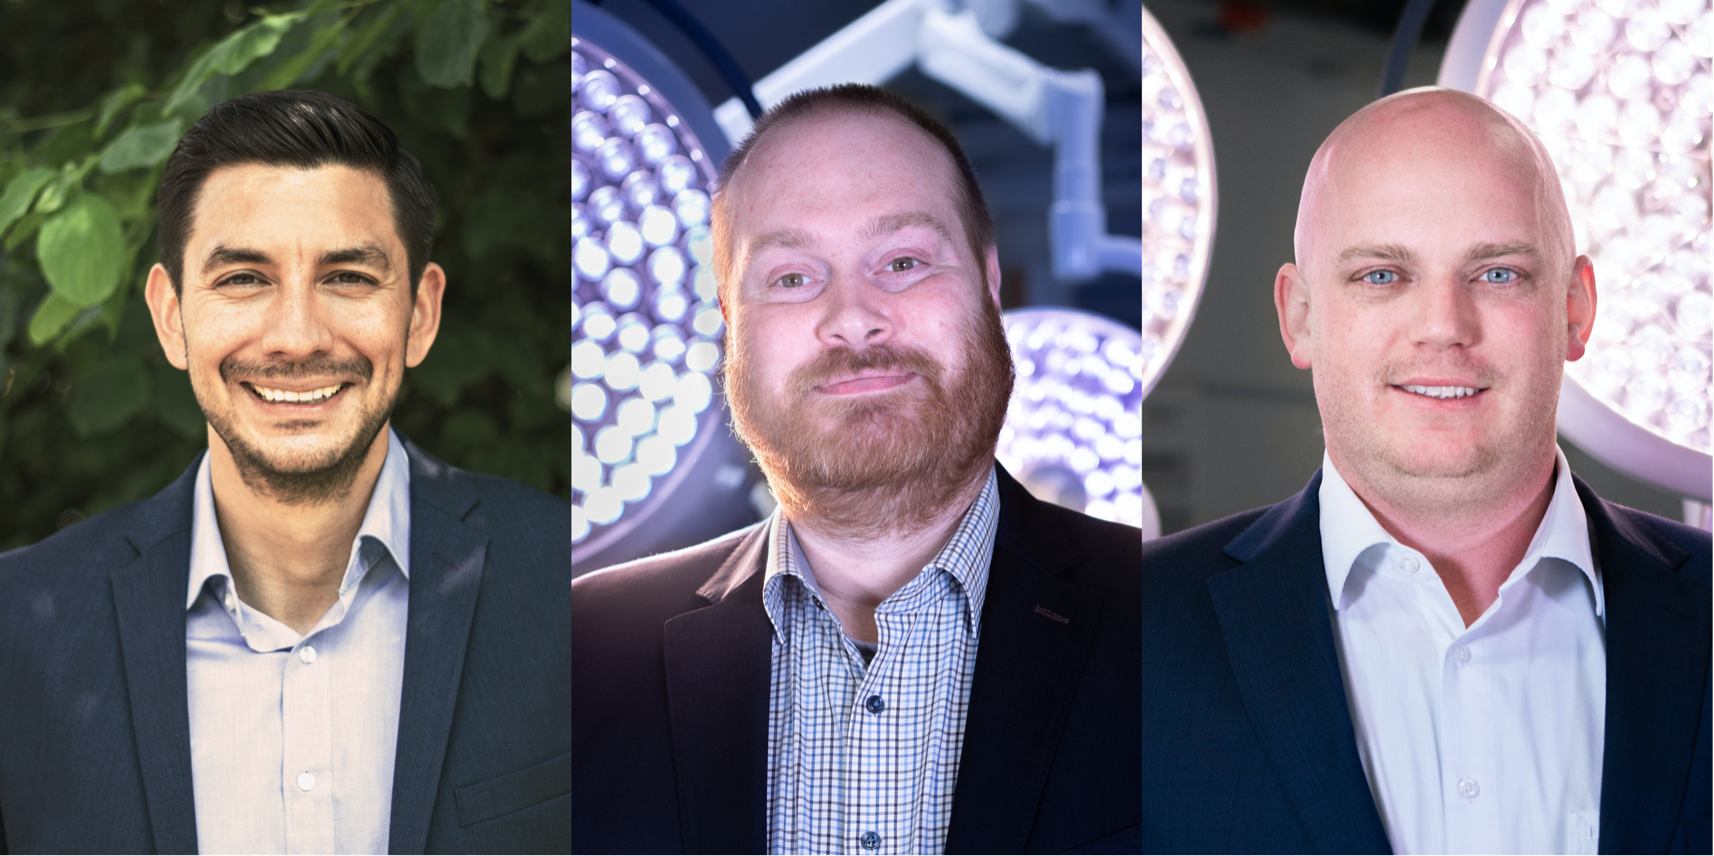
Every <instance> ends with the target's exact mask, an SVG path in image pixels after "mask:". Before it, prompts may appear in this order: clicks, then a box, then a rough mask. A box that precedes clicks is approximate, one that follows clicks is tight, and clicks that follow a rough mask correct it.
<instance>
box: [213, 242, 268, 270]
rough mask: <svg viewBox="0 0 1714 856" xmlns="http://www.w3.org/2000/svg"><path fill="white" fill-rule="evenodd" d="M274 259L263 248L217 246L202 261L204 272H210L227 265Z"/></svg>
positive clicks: (251, 263) (262, 263)
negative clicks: (205, 259)
mask: <svg viewBox="0 0 1714 856" xmlns="http://www.w3.org/2000/svg"><path fill="white" fill-rule="evenodd" d="M270 261H273V260H272V259H270V258H268V254H267V253H264V252H262V251H261V250H252V249H248V248H246V247H215V248H214V250H213V251H211V252H210V253H209V254H208V260H207V261H204V262H203V263H202V272H203V273H208V272H209V271H211V270H214V269H215V268H220V267H225V266H227V265H265V264H267V263H269V262H270Z"/></svg>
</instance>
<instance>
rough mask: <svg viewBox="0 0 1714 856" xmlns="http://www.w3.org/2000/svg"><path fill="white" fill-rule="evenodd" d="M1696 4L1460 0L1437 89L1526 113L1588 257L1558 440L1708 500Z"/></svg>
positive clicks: (1703, 120)
mask: <svg viewBox="0 0 1714 856" xmlns="http://www.w3.org/2000/svg"><path fill="white" fill-rule="evenodd" d="M1711 53H1714V23H1711V20H1710V15H1709V8H1708V3H1707V0H1471V2H1470V3H1469V5H1467V6H1466V7H1465V9H1464V12H1463V14H1462V16H1461V17H1460V18H1459V21H1458V27H1457V29H1456V31H1455V32H1454V34H1453V37H1452V42H1451V44H1450V45H1449V46H1448V48H1447V52H1446V59H1445V60H1444V62H1443V64H1442V65H1441V69H1440V80H1439V82H1440V83H1441V85H1443V86H1448V87H1451V88H1454V89H1461V90H1464V91H1467V92H1472V93H1475V94H1477V95H1480V96H1482V97H1484V98H1487V99H1489V100H1490V101H1493V102H1494V103H1495V104H1497V105H1498V106H1500V107H1501V108H1503V109H1505V110H1507V111H1509V112H1511V113H1512V114H1513V115H1514V116H1517V117H1518V118H1519V119H1522V120H1523V121H1524V123H1525V124H1527V125H1528V126H1529V127H1530V128H1531V129H1532V130H1533V131H1534V132H1535V134H1536V136H1537V137H1539V138H1540V139H1541V141H1542V144H1543V145H1544V146H1546V147H1547V150H1548V152H1549V153H1550V154H1551V155H1552V156H1553V161H1554V165H1555V166H1556V167H1557V169H1558V171H1559V178H1560V182H1561V184H1562V185H1563V187H1564V189H1565V200H1566V203H1567V204H1568V205H1569V206H1570V208H1571V217H1572V225H1573V229H1574V231H1575V233H1576V241H1577V251H1578V252H1579V253H1583V254H1586V255H1588V256H1589V257H1590V258H1591V259H1592V260H1593V262H1594V266H1595V279H1596V286H1597V294H1598V301H1597V311H1596V318H1595V326H1594V329H1593V331H1592V335H1591V338H1590V342H1589V350H1588V353H1587V354H1586V355H1585V356H1584V358H1583V359H1582V360H1580V361H1578V362H1574V363H1569V364H1567V365H1566V372H1565V384H1564V387H1563V389H1562V391H1561V394H1560V406H1559V430H1560V432H1561V433H1563V434H1564V435H1565V436H1566V437H1568V438H1569V439H1571V440H1572V441H1573V442H1575V443H1576V444H1577V445H1578V446H1579V447H1581V448H1583V449H1584V450H1585V451H1587V452H1588V453H1589V454H1590V455H1592V456H1594V457H1595V458H1597V459H1599V460H1600V461H1602V462H1603V463H1605V464H1607V465H1608V466H1611V467H1613V468H1614V469H1617V470H1620V471H1622V472H1625V473H1627V474H1629V475H1631V476H1634V477H1636V478H1639V479H1642V480H1644V481H1647V482H1650V483H1653V484H1655V485H1658V486H1660V487H1662V488H1666V489H1668V490H1672V491H1674V492H1677V493H1679V494H1681V495H1683V496H1686V497H1690V498H1692V499H1697V500H1700V501H1702V502H1708V501H1709V497H1710V493H1711V489H1710V488H1711V484H1710V483H1711V478H1714V476H1711V473H1710V460H1711V458H1710V452H1711V448H1710V440H1709V365H1710V362H1711V357H1714V354H1711V352H1710V335H1709V330H1710V326H1711V322H1714V308H1711V305H1710V290H1709V268H1710V261H1711V254H1714V247H1711V246H1710V244H1709V204H1710V195H1709V108H1710V101H1711V100H1714V93H1711V90H1710V78H1709V56H1710V54H1711Z"/></svg>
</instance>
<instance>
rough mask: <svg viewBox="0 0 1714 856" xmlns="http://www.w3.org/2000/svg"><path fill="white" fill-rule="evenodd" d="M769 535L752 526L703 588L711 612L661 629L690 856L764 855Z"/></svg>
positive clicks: (683, 830)
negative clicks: (765, 591) (764, 600)
mask: <svg viewBox="0 0 1714 856" xmlns="http://www.w3.org/2000/svg"><path fill="white" fill-rule="evenodd" d="M768 531H769V527H767V526H758V527H756V529H755V530H754V531H753V532H751V534H750V535H748V536H746V538H745V539H744V541H743V542H742V543H740V544H739V545H738V548H737V549H736V550H734V551H733V553H732V556H731V557H730V558H728V559H727V560H726V562H725V564H723V565H722V566H721V568H720V570H719V571H718V572H717V573H715V575H714V576H713V577H712V578H710V580H709V582H708V583H707V584H706V585H704V586H703V587H702V588H701V589H700V590H698V592H697V593H698V594H699V595H701V596H703V597H704V598H707V599H708V600H709V601H710V602H711V605H710V606H707V607H705V608H703V609H698V610H694V611H691V612H687V613H685V614H683V615H680V616H678V617H676V618H674V619H672V620H670V621H668V622H667V623H666V625H665V626H664V628H663V629H662V634H663V644H664V647H665V653H666V669H667V706H668V716H669V718H670V722H671V727H672V741H673V759H674V763H675V766H676V769H675V773H676V775H677V779H678V803H679V829H680V831H681V833H682V835H683V837H684V851H685V852H686V853H764V852H766V851H767V849H768V805H767V786H768V698H769V691H770V687H769V684H770V668H771V664H772V661H773V633H774V630H773V624H772V623H771V622H770V621H769V620H768V613H767V610H766V609H764V608H763V606H762V583H763V565H764V562H765V560H766V556H767V540H768V535H767V533H768Z"/></svg>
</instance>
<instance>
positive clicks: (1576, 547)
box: [1319, 445, 1607, 616]
mask: <svg viewBox="0 0 1714 856" xmlns="http://www.w3.org/2000/svg"><path fill="white" fill-rule="evenodd" d="M1554 462H1555V466H1554V484H1553V498H1552V499H1550V500H1549V501H1548V505H1547V513H1546V514H1544V515H1542V519H1541V524H1540V525H1539V526H1537V527H1536V530H1535V537H1533V538H1531V539H1530V545H1529V549H1527V550H1525V551H1524V558H1523V561H1521V562H1519V563H1518V567H1517V568H1515V569H1514V570H1513V571H1512V574H1511V576H1510V577H1508V578H1507V580H1506V582H1505V583H1504V584H1502V585H1501V586H1500V588H1501V590H1502V591H1503V590H1504V589H1505V588H1506V587H1508V586H1510V585H1511V584H1512V582H1513V581H1515V580H1517V579H1519V578H1521V577H1522V576H1523V575H1524V574H1527V573H1529V571H1530V570H1532V569H1533V568H1535V566H1536V564H1537V563H1538V562H1540V561H1541V560H1542V559H1560V560H1562V561H1565V562H1568V563H1570V564H1571V565H1573V566H1575V567H1576V568H1577V569H1578V570H1579V571H1582V572H1583V575H1584V577H1585V578H1587V579H1588V580H1589V587H1590V589H1591V590H1592V591H1593V592H1594V594H1595V614H1596V615H1598V616H1604V615H1606V607H1607V602H1606V597H1605V595H1604V594H1603V592H1602V589H1601V577H1600V575H1599V574H1598V573H1597V571H1596V568H1595V558H1594V555H1593V553H1592V552H1591V551H1590V549H1589V519H1588V516H1587V515H1586V514H1585V513H1584V510H1583V503H1582V501H1580V500H1579V499H1578V498H1577V488H1576V486H1575V485H1574V484H1573V483H1572V481H1571V464H1570V463H1569V462H1567V461H1566V460H1565V452H1564V451H1563V450H1561V449H1560V448H1559V447H1558V446H1557V445H1556V446H1555V447H1554ZM1319 500H1320V506H1321V558H1322V564H1323V565H1324V566H1325V567H1326V571H1327V590H1328V592H1329V593H1330V594H1331V595H1332V597H1333V608H1334V609H1336V610H1338V609H1344V608H1345V605H1346V604H1347V603H1348V600H1347V598H1348V594H1347V592H1346V588H1345V581H1346V580H1347V579H1348V578H1349V577H1350V575H1351V569H1352V568H1354V567H1356V565H1357V564H1359V562H1360V561H1361V562H1363V563H1364V564H1365V565H1366V566H1367V564H1368V563H1369V562H1371V561H1373V558H1372V556H1373V554H1370V557H1369V558H1365V554H1367V553H1368V552H1369V550H1370V549H1371V548H1374V547H1376V546H1377V545H1379V546H1382V547H1383V548H1384V549H1393V548H1398V549H1406V548H1404V547H1403V545H1401V544H1399V542H1398V541H1396V540H1394V538H1393V537H1392V536H1391V535H1389V534H1387V530H1385V529H1383V528H1382V527H1381V524H1380V523H1379V522H1378V521H1376V520H1375V515H1374V514H1373V513H1372V512H1370V511H1369V507H1368V506H1366V505H1364V504H1363V501H1362V500H1361V499H1358V498H1357V494H1356V492H1355V491H1353V490H1352V489H1351V486H1350V485H1349V484H1348V483H1346V481H1345V478H1344V477H1343V476H1341V475H1340V474H1339V470H1338V468H1336V467H1334V466H1333V459H1332V458H1330V457H1328V455H1327V453H1326V452H1323V453H1322V455H1321V491H1320V494H1319Z"/></svg>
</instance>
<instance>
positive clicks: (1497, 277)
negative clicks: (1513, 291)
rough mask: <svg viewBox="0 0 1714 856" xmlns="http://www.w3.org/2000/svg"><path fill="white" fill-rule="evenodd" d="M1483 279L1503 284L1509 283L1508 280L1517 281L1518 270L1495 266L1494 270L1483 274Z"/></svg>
mask: <svg viewBox="0 0 1714 856" xmlns="http://www.w3.org/2000/svg"><path fill="white" fill-rule="evenodd" d="M1482 279H1483V280H1484V281H1486V282H1495V283H1502V284H1503V283H1508V282H1516V281H1517V279H1518V272H1517V271H1515V270H1509V269H1507V268H1494V269H1493V270H1491V271H1488V272H1487V273H1484V274H1482Z"/></svg>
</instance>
